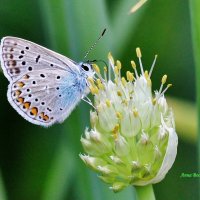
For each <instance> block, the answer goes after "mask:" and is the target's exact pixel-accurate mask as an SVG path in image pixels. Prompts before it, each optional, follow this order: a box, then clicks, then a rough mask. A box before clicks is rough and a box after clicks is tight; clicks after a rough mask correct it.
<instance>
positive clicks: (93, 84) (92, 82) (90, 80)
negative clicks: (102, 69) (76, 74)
mask: <svg viewBox="0 0 200 200" xmlns="http://www.w3.org/2000/svg"><path fill="white" fill-rule="evenodd" d="M87 80H88V81H89V83H90V84H91V85H92V86H95V83H94V79H93V78H91V77H88V79H87Z"/></svg>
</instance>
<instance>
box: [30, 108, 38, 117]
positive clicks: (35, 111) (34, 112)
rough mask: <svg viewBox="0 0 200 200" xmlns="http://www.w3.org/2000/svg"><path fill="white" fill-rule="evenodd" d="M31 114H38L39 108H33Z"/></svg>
mask: <svg viewBox="0 0 200 200" xmlns="http://www.w3.org/2000/svg"><path fill="white" fill-rule="evenodd" d="M31 114H32V115H34V116H36V115H37V114H38V109H37V108H36V107H33V108H31Z"/></svg>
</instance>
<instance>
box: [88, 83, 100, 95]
mask: <svg viewBox="0 0 200 200" xmlns="http://www.w3.org/2000/svg"><path fill="white" fill-rule="evenodd" d="M89 88H90V91H91V93H92V94H93V95H95V94H98V93H99V89H98V88H97V86H96V85H94V86H93V85H91V86H90V87H89Z"/></svg>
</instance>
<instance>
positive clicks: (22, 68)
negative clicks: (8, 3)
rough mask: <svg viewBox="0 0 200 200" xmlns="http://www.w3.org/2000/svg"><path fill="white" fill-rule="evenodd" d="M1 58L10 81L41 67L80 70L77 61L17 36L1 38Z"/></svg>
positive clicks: (2, 65)
mask: <svg viewBox="0 0 200 200" xmlns="http://www.w3.org/2000/svg"><path fill="white" fill-rule="evenodd" d="M0 59H1V67H2V69H3V72H4V75H5V76H6V77H7V78H8V80H9V81H12V80H17V79H19V77H22V75H24V74H26V73H28V72H31V71H36V70H41V69H63V70H67V71H71V72H72V73H73V72H74V71H77V72H78V71H79V69H78V67H77V65H76V63H75V62H74V61H72V60H70V59H69V58H67V57H65V56H63V55H61V54H58V53H56V52H54V51H51V50H49V49H47V48H45V47H42V46H40V45H38V44H35V43H33V42H30V41H27V40H24V39H21V38H16V37H4V38H3V39H2V40H1V49H0Z"/></svg>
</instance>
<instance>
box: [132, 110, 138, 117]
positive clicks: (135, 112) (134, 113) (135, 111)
mask: <svg viewBox="0 0 200 200" xmlns="http://www.w3.org/2000/svg"><path fill="white" fill-rule="evenodd" d="M133 115H134V117H138V111H137V110H136V109H134V110H133Z"/></svg>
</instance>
